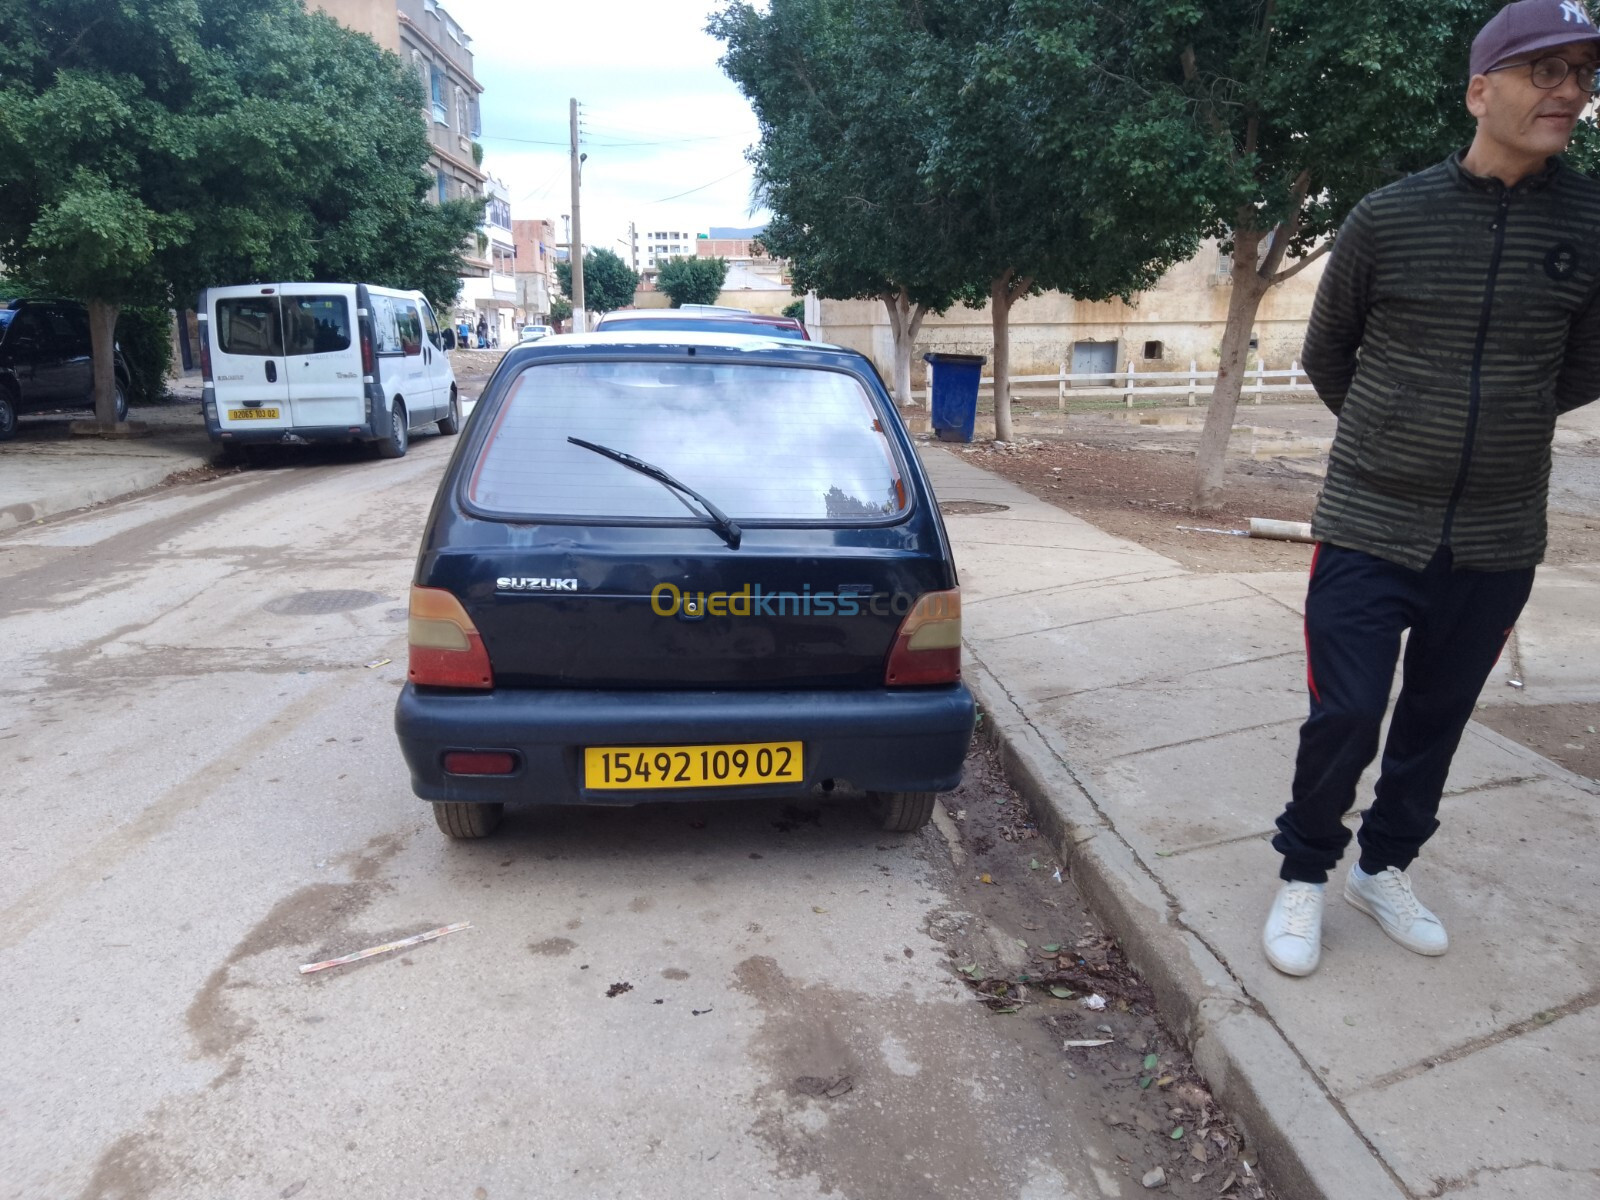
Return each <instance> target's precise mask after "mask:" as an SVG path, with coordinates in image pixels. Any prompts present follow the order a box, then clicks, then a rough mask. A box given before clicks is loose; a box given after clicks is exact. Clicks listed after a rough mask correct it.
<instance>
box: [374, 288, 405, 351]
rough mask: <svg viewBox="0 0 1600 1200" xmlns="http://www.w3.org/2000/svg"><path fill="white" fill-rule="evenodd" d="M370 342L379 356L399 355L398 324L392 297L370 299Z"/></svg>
mask: <svg viewBox="0 0 1600 1200" xmlns="http://www.w3.org/2000/svg"><path fill="white" fill-rule="evenodd" d="M372 342H373V350H374V351H376V352H377V353H379V354H399V353H401V349H400V324H399V322H398V321H396V319H395V314H394V300H393V298H392V297H389V296H374V297H372Z"/></svg>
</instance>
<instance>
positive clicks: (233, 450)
mask: <svg viewBox="0 0 1600 1200" xmlns="http://www.w3.org/2000/svg"><path fill="white" fill-rule="evenodd" d="M217 449H218V450H219V451H220V452H221V455H222V464H223V466H227V467H242V466H244V464H245V463H246V462H248V461H249V460H250V455H249V453H248V452H247V450H246V448H245V447H244V446H241V445H240V444H239V443H238V442H223V443H222V444H221V445H219V446H218V447H217Z"/></svg>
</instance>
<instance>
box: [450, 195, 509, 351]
mask: <svg viewBox="0 0 1600 1200" xmlns="http://www.w3.org/2000/svg"><path fill="white" fill-rule="evenodd" d="M483 194H484V197H485V201H486V202H485V204H484V206H483V224H482V225H480V226H479V227H478V232H477V236H476V239H475V240H476V246H475V250H476V253H477V254H478V256H479V260H480V261H481V262H483V263H484V264H486V265H487V268H488V269H487V270H485V271H483V272H482V273H481V274H467V275H463V276H462V277H461V291H460V293H459V294H458V295H457V296H456V311H455V323H456V324H457V325H460V324H461V323H462V322H466V324H467V325H469V326H470V327H471V328H472V330H473V331H474V335H476V330H477V328H478V319H479V318H480V317H482V318H483V319H484V320H485V321H486V322H487V323H488V326H489V331H490V338H489V340H490V344H491V345H500V346H505V345H509V344H510V343H511V342H513V341H515V340H516V331H517V307H518V306H517V279H516V270H517V268H516V253H517V251H516V241H515V239H514V237H513V234H512V231H511V200H510V197H509V195H508V194H507V192H506V186H505V184H504V183H502V182H501V181H500V180H498V179H495V178H493V177H492V176H491V177H490V178H488V179H487V180H485V181H484V192H483ZM469 265H471V264H470V260H469Z"/></svg>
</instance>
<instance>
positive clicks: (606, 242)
mask: <svg viewBox="0 0 1600 1200" xmlns="http://www.w3.org/2000/svg"><path fill="white" fill-rule="evenodd" d="M441 6H442V7H443V8H444V9H445V10H446V11H447V12H448V13H449V14H450V15H451V16H453V17H454V18H455V19H456V20H457V21H458V22H459V23H460V25H461V27H462V28H463V29H464V30H465V31H466V32H467V34H468V35H469V36H470V37H471V38H472V51H473V55H474V70H475V72H476V74H477V77H478V82H479V83H480V84H482V85H483V89H484V91H483V96H482V101H481V103H482V114H483V136H482V138H481V139H480V140H481V141H482V142H483V147H484V159H483V168H484V170H486V171H488V172H489V173H490V174H491V175H494V176H496V177H498V178H499V179H501V180H503V181H504V182H505V184H506V189H507V191H508V192H509V194H510V197H511V215H512V218H513V219H522V218H532V217H548V218H549V219H550V220H552V221H554V222H555V226H556V235H557V240H561V239H562V238H563V237H564V236H565V235H564V234H563V233H562V222H561V216H562V214H563V213H571V211H572V209H571V205H570V197H571V172H570V169H569V166H568V161H569V160H568V154H567V138H568V131H569V123H568V102H569V100H571V99H572V98H573V97H576V98H577V100H578V104H579V114H580V124H581V129H582V147H581V148H582V149H583V151H584V152H585V153H587V154H588V156H589V158H588V160H587V161H586V162H585V163H584V165H583V192H582V201H583V206H582V212H583V241H584V245H585V246H587V247H588V248H589V249H591V250H593V249H599V248H602V247H606V248H609V249H612V250H615V251H616V252H617V253H618V254H619V255H621V256H622V258H623V260H624V261H627V259H628V253H627V246H626V239H627V234H628V222H629V221H633V222H635V223H636V224H637V225H638V228H639V232H640V246H641V248H642V247H643V244H644V238H643V235H644V234H645V233H647V232H650V231H654V230H665V231H679V232H688V233H705V232H706V231H707V230H708V229H709V228H710V227H711V226H713V225H732V226H750V225H759V224H762V223H763V221H764V220H765V219H766V212H765V210H759V209H758V210H756V211H752V202H751V195H750V188H751V171H750V166H749V164H748V163H747V162H746V161H745V158H744V151H745V149H746V148H747V147H749V146H751V145H753V144H754V143H755V142H756V141H757V140H758V137H759V134H758V130H757V127H756V120H755V114H754V113H752V112H751V111H750V106H749V104H748V103H747V102H746V101H745V99H744V97H743V96H742V95H741V94H740V93H739V90H738V88H736V87H735V86H734V85H733V83H732V82H731V81H730V80H729V79H728V77H727V76H726V75H724V74H723V73H722V69H721V68H720V67H719V66H717V59H718V58H719V57H720V56H721V53H722V44H721V43H720V42H718V41H717V40H716V39H715V38H713V37H712V36H711V35H710V34H708V33H706V32H705V26H706V21H707V18H708V17H709V15H710V14H711V13H712V12H714V11H716V10H718V9H719V8H720V7H721V0H576V2H568V3H563V4H539V3H534V2H530V0H441ZM544 143H555V144H554V145H548V144H544Z"/></svg>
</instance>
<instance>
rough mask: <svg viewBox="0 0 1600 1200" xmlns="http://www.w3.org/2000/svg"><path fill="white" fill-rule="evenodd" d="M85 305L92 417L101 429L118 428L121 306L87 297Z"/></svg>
mask: <svg viewBox="0 0 1600 1200" xmlns="http://www.w3.org/2000/svg"><path fill="white" fill-rule="evenodd" d="M85 307H86V308H87V309H88V310H89V353H90V358H91V359H92V361H93V363H94V419H95V420H96V421H98V422H99V423H100V428H101V429H104V430H107V431H109V430H112V429H115V428H116V427H117V388H116V384H117V372H116V337H117V314H119V313H120V312H121V311H122V306H121V305H120V304H108V303H107V302H106V301H104V300H90V301H89V302H88V304H87V305H86V306H85Z"/></svg>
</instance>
